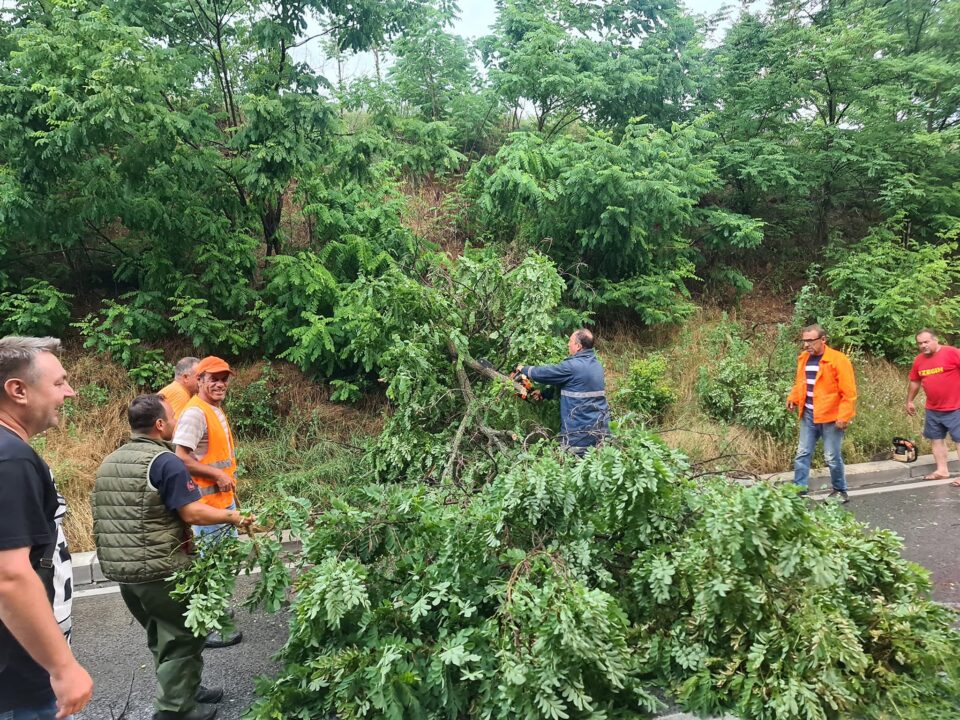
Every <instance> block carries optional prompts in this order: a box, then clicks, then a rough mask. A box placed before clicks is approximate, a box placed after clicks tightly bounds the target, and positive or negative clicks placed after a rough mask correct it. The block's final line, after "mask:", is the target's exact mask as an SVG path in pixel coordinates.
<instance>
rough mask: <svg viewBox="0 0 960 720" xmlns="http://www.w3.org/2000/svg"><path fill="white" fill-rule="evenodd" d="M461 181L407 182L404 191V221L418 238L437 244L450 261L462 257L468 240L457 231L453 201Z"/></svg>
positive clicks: (456, 208)
mask: <svg viewBox="0 0 960 720" xmlns="http://www.w3.org/2000/svg"><path fill="white" fill-rule="evenodd" d="M459 182H460V180H459V178H454V179H453V180H452V181H448V182H439V181H436V180H432V181H431V180H424V181H423V182H420V183H416V184H414V183H409V182H408V183H407V184H406V185H405V186H404V188H403V194H404V195H405V196H406V204H405V207H404V211H403V217H402V218H401V222H402V223H403V224H404V226H406V227H407V228H409V229H410V230H411V231H412V232H413V233H414V234H415V235H416V236H417V237H422V238H425V239H427V240H429V241H430V242H433V243H436V244H437V245H438V246H440V248H442V249H443V251H444V252H445V253H447V255H449V256H450V257H451V258H455V257H459V256H460V255H461V254H463V248H464V243H465V240H466V239H465V238H464V237H463V235H462V234H461V233H460V231H459V229H458V222H457V220H458V213H459V212H460V208H459V207H457V206H455V205H454V203H453V201H452V200H451V198H455V195H452V194H451V193H455V191H456V188H457V185H458V184H459Z"/></svg>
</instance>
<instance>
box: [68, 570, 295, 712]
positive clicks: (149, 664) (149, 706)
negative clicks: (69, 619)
mask: <svg viewBox="0 0 960 720" xmlns="http://www.w3.org/2000/svg"><path fill="white" fill-rule="evenodd" d="M252 586H253V580H252V579H251V578H248V577H241V578H239V579H238V580H237V590H238V597H241V598H242V597H243V596H245V594H246V592H248V591H249V589H250V588H251V587H252ZM85 590H86V589H81V590H80V592H79V593H78V595H79V597H77V599H76V600H75V601H74V605H73V628H74V631H73V649H74V652H75V653H76V655H77V658H78V659H79V660H80V663H81V664H82V665H83V666H84V667H86V668H87V670H88V671H89V672H90V674H91V675H92V676H93V681H94V687H95V689H94V696H93V700H91V702H90V704H89V705H88V706H87V707H86V709H85V710H84V711H83V712H81V713H79V714H78V715H77V716H76V717H77V718H78V720H151V719H152V718H153V697H154V693H155V692H156V687H157V683H156V680H155V678H154V674H153V658H152V656H151V655H150V651H149V650H147V639H146V633H145V632H144V630H143V628H141V627H140V625H138V624H137V623H136V621H134V619H133V617H132V616H131V615H130V613H129V612H128V611H127V608H126V606H125V605H124V604H123V600H122V599H121V598H120V595H119V593H116V592H111V593H107V594H100V595H85V594H84V592H85ZM235 622H236V624H237V627H238V628H239V629H240V630H242V631H243V642H241V643H240V644H239V645H234V646H233V647H229V648H218V649H216V650H205V651H204V653H203V659H204V668H203V684H204V685H206V686H207V687H223V688H224V690H225V691H226V695H225V697H224V700H223V702H222V703H221V704H220V712H219V713H218V714H217V717H218V718H223V719H224V720H236V719H238V718H240V717H241V715H242V714H243V712H244V711H245V710H246V709H247V708H248V707H249V706H250V704H251V703H252V702H253V700H254V680H255V678H256V677H257V676H259V675H269V674H272V673H274V672H276V670H277V669H278V668H279V665H278V664H277V663H276V662H275V661H274V660H273V656H274V655H275V653H276V652H277V650H279V649H280V647H281V646H282V645H283V643H284V642H285V641H286V637H287V619H286V615H285V614H283V613H278V614H277V615H269V614H267V613H263V612H258V613H255V614H251V613H248V612H247V611H246V610H242V609H239V608H238V609H237V614H236V619H235Z"/></svg>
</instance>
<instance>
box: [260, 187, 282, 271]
mask: <svg viewBox="0 0 960 720" xmlns="http://www.w3.org/2000/svg"><path fill="white" fill-rule="evenodd" d="M281 217H283V195H282V194H280V195H277V198H276V200H275V201H273V202H270V201H267V202H266V203H265V207H264V211H263V215H262V216H261V222H262V223H263V241H264V242H265V243H266V245H267V256H268V257H269V256H270V255H279V254H280V236H279V232H280V219H281Z"/></svg>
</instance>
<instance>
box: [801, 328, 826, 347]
mask: <svg viewBox="0 0 960 720" xmlns="http://www.w3.org/2000/svg"><path fill="white" fill-rule="evenodd" d="M800 343H801V345H802V346H803V349H804V350H806V351H807V352H808V353H810V354H811V355H823V351H824V350H825V349H826V347H827V334H826V333H825V332H824V331H823V328H822V327H820V326H819V325H818V324H816V323H814V324H813V325H807V326H806V327H805V328H804V329H803V331H802V332H801V333H800Z"/></svg>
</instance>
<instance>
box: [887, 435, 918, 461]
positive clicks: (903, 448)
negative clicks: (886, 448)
mask: <svg viewBox="0 0 960 720" xmlns="http://www.w3.org/2000/svg"><path fill="white" fill-rule="evenodd" d="M890 459H891V460H896V461H897V462H903V463H912V462H916V461H917V445H916V443H914V442H913V441H911V440H907V439H906V438H902V437H895V438H894V439H893V455H892V456H891V458H890Z"/></svg>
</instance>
